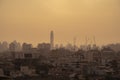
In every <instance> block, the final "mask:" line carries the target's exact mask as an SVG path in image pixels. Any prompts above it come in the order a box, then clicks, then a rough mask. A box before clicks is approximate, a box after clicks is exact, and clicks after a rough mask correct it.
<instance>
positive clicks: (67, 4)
mask: <svg viewBox="0 0 120 80" xmlns="http://www.w3.org/2000/svg"><path fill="white" fill-rule="evenodd" d="M51 30H53V31H54V33H55V43H58V44H60V43H62V44H67V43H73V38H74V37H76V38H77V43H78V44H84V43H85V37H86V36H87V37H89V38H90V39H92V38H93V36H95V37H96V44H98V45H103V44H108V43H119V41H120V37H119V34H120V31H119V30H120V1H119V0H0V41H8V42H12V41H13V40H17V41H19V42H30V43H33V44H36V43H39V42H49V33H50V31H51Z"/></svg>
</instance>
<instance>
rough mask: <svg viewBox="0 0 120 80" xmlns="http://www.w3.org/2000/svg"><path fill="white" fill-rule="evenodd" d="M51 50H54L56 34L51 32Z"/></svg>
mask: <svg viewBox="0 0 120 80" xmlns="http://www.w3.org/2000/svg"><path fill="white" fill-rule="evenodd" d="M50 48H51V50H52V49H54V32H53V31H51V32H50Z"/></svg>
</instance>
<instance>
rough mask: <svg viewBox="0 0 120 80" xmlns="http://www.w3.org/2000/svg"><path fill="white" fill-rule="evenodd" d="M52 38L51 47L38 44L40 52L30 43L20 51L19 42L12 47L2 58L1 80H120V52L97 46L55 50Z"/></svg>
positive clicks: (0, 60)
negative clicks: (3, 79) (7, 78)
mask: <svg viewBox="0 0 120 80" xmlns="http://www.w3.org/2000/svg"><path fill="white" fill-rule="evenodd" d="M50 35H51V37H50V43H41V44H38V46H37V48H34V47H33V46H32V45H31V44H27V43H23V44H22V47H20V44H19V43H18V42H16V41H14V42H12V43H11V44H9V47H8V48H7V49H6V50H8V49H9V50H8V51H5V52H1V54H0V78H1V77H11V78H12V79H14V80H25V79H26V77H27V78H29V80H39V79H41V80H120V51H118V52H116V51H114V50H113V49H111V48H110V47H103V48H99V47H97V46H95V45H93V47H90V46H87V47H86V48H85V49H83V48H78V49H77V50H74V49H73V50H71V48H70V49H68V48H64V47H60V48H54V34H53V31H52V32H51V34H50ZM2 45H3V43H2ZM4 45H6V43H4ZM35 78H36V79H35ZM44 78H48V79H44Z"/></svg>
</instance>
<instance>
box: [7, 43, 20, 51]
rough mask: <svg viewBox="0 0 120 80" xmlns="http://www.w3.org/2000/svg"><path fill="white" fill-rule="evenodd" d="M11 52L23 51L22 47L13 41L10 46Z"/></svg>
mask: <svg viewBox="0 0 120 80" xmlns="http://www.w3.org/2000/svg"><path fill="white" fill-rule="evenodd" d="M9 50H10V51H12V52H18V51H21V45H20V43H18V42H17V41H13V42H11V43H10V44H9Z"/></svg>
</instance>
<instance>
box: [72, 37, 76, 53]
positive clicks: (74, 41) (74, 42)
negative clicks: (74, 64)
mask: <svg viewBox="0 0 120 80" xmlns="http://www.w3.org/2000/svg"><path fill="white" fill-rule="evenodd" d="M73 44H74V51H75V50H76V37H74V39H73Z"/></svg>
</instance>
